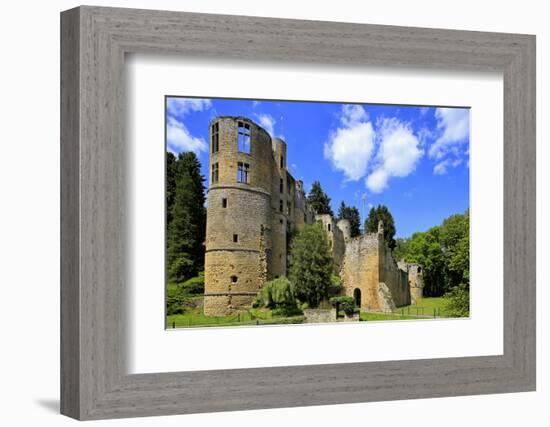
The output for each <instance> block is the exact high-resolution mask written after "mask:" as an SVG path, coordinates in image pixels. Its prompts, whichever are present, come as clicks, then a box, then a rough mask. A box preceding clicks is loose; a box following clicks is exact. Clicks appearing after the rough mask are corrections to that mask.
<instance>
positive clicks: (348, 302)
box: [330, 296, 357, 316]
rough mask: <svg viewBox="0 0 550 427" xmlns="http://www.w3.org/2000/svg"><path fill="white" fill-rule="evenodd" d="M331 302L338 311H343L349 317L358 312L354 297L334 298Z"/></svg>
mask: <svg viewBox="0 0 550 427" xmlns="http://www.w3.org/2000/svg"><path fill="white" fill-rule="evenodd" d="M330 302H331V303H332V305H333V306H334V307H336V309H337V310H340V309H341V310H342V311H343V312H344V313H346V314H347V315H348V316H352V315H353V314H354V313H355V312H356V311H357V310H356V308H355V300H354V299H353V298H352V297H348V296H341V297H332V298H331V299H330Z"/></svg>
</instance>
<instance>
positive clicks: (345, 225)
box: [336, 219, 351, 240]
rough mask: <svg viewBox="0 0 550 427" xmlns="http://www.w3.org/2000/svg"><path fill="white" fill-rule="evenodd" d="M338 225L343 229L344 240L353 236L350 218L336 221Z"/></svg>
mask: <svg viewBox="0 0 550 427" xmlns="http://www.w3.org/2000/svg"><path fill="white" fill-rule="evenodd" d="M336 226H337V227H338V228H339V229H340V230H342V234H343V235H344V240H347V239H349V238H351V225H350V223H349V220H348V219H341V220H340V221H338V222H337V223H336Z"/></svg>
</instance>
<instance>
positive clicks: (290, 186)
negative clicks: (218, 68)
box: [204, 116, 423, 316]
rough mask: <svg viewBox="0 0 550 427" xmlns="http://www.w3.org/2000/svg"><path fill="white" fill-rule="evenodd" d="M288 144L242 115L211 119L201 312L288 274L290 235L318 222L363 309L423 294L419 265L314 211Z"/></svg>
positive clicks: (377, 238)
mask: <svg viewBox="0 0 550 427" xmlns="http://www.w3.org/2000/svg"><path fill="white" fill-rule="evenodd" d="M286 165H287V156H286V143H285V142H284V141H283V140H282V139H279V138H272V137H271V136H270V135H269V134H268V133H267V132H266V131H265V130H264V129H263V128H262V127H260V126H258V125H257V124H256V123H254V122H253V121H251V120H250V119H247V118H245V117H234V116H222V117H216V118H215V119H214V120H213V121H212V122H211V123H210V161H209V188H208V206H207V216H206V240H205V245H206V248H205V249H206V253H205V263H204V264H205V265H204V267H205V283H204V286H205V289H204V314H206V315H207V316H223V315H231V314H234V313H238V312H241V311H246V310H247V309H248V308H250V307H251V305H252V302H253V301H254V299H255V298H256V295H257V294H258V291H259V290H260V289H261V287H262V286H263V284H264V283H265V282H266V281H267V280H271V279H273V278H277V277H280V276H286V275H287V269H288V266H289V258H288V253H289V245H290V239H291V236H292V234H293V233H294V232H295V231H299V230H300V229H302V227H304V225H305V224H311V223H313V222H314V221H317V222H319V223H320V224H321V225H322V226H323V229H324V230H325V232H326V233H327V238H328V242H329V245H330V249H331V252H332V256H333V259H334V266H335V270H336V271H337V272H339V273H340V277H341V279H342V283H343V292H344V293H345V294H346V295H349V296H353V297H354V298H355V301H356V304H357V306H359V307H361V308H362V309H366V310H388V309H390V310H391V309H394V308H395V307H396V306H400V305H406V304H410V302H411V299H412V300H413V301H414V300H416V299H417V298H418V297H421V296H422V286H423V283H422V273H421V268H420V266H418V265H411V264H402V265H401V263H400V265H399V266H398V265H397V264H396V263H395V261H394V260H393V257H392V255H391V253H390V251H389V250H387V248H386V245H385V242H384V236H383V231H384V230H383V224H382V223H380V224H379V228H378V232H376V233H368V234H364V235H361V236H357V237H354V238H352V237H351V232H350V223H349V221H348V220H340V221H338V222H336V221H335V220H334V218H332V216H331V215H316V214H315V212H314V210H313V209H312V208H311V206H310V205H309V203H308V201H307V198H306V195H305V193H304V188H303V183H302V182H301V181H299V180H295V179H294V177H293V176H292V175H291V174H290V173H289V171H288V169H287V167H286Z"/></svg>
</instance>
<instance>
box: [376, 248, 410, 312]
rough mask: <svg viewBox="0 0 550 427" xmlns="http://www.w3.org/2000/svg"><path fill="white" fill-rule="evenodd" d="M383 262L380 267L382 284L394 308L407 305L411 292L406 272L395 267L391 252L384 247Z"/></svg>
mask: <svg viewBox="0 0 550 427" xmlns="http://www.w3.org/2000/svg"><path fill="white" fill-rule="evenodd" d="M382 252H383V255H384V257H383V260H382V263H381V265H380V268H381V270H382V271H381V274H380V276H381V278H382V280H381V281H382V282H384V283H385V284H386V286H387V287H388V289H389V291H390V292H391V295H392V299H393V303H394V304H395V306H396V307H401V306H403V305H409V304H410V303H411V292H410V289H409V277H408V274H407V272H406V271H403V270H402V269H400V268H399V267H398V266H397V263H396V262H395V260H394V259H393V256H392V255H391V252H390V250H389V249H388V248H386V247H385V246H384V248H382Z"/></svg>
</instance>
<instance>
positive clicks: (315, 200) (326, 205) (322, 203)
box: [307, 181, 334, 216]
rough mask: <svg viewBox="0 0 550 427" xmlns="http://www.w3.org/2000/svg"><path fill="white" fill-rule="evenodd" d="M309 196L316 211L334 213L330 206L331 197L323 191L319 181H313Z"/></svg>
mask: <svg viewBox="0 0 550 427" xmlns="http://www.w3.org/2000/svg"><path fill="white" fill-rule="evenodd" d="M307 198H308V201H309V203H310V204H311V206H312V207H313V209H314V210H315V212H316V213H318V214H329V215H331V216H333V215H334V214H333V212H332V208H331V207H330V197H329V196H328V195H327V194H326V193H325V192H324V191H323V189H322V188H321V183H320V182H319V181H315V182H314V183H313V185H312V186H311V191H310V192H309V195H308V196H307Z"/></svg>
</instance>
